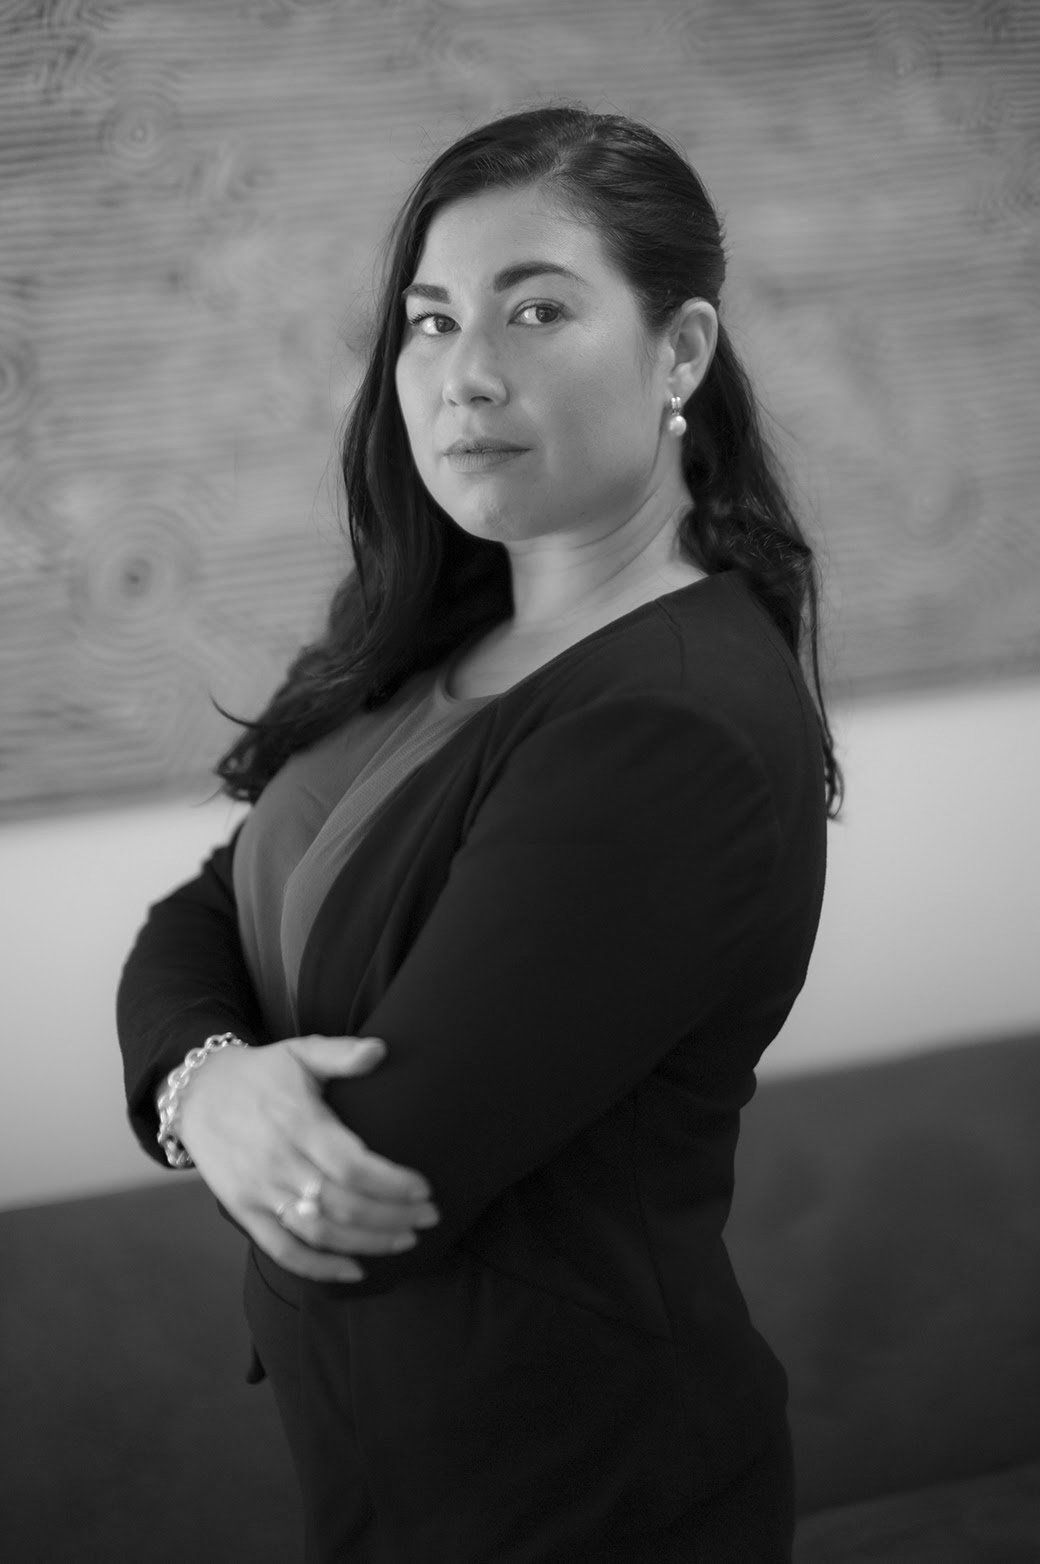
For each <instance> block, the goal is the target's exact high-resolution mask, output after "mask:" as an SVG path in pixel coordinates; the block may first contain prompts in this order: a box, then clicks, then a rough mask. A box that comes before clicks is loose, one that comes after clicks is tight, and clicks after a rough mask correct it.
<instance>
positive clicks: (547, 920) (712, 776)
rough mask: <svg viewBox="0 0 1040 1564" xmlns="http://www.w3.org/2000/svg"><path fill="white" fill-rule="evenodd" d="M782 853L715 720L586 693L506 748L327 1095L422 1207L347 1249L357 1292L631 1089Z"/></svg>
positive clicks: (408, 1263) (741, 936)
mask: <svg viewBox="0 0 1040 1564" xmlns="http://www.w3.org/2000/svg"><path fill="white" fill-rule="evenodd" d="M778 851H779V839H778V829H777V823H776V818H775V811H774V808H773V803H772V799H771V794H770V789H769V786H768V782H767V779H766V776H765V773H764V770H763V767H762V765H761V762H760V760H759V758H758V757H757V755H756V753H755V751H754V749H753V748H752V747H751V746H750V745H749V744H748V743H747V742H746V740H744V739H743V738H742V737H741V735H740V734H738V733H735V732H733V731H731V730H730V728H729V727H728V725H727V724H726V723H725V721H724V720H720V719H719V718H717V717H716V716H714V715H713V714H711V713H704V712H701V711H699V710H696V709H693V708H692V704H691V702H690V701H689V700H688V699H684V698H683V697H682V696H681V695H680V694H676V693H675V692H668V693H666V694H662V695H646V694H638V695H637V694H618V695H613V696H599V697H597V698H596V699H595V700H594V701H592V702H590V703H589V704H587V705H586V706H583V707H582V708H581V709H579V710H576V711H572V712H570V713H567V714H566V715H561V716H558V717H554V718H551V719H549V720H547V721H546V722H544V723H543V724H542V725H541V726H540V727H539V728H537V729H536V730H535V731H534V732H532V733H531V734H530V735H529V736H528V737H527V738H525V739H524V740H523V741H522V742H521V743H520V744H519V745H518V746H517V748H516V749H515V750H514V751H513V753H512V755H511V756H510V757H509V759H508V761H507V763H506V764H505V766H504V768H503V770H502V772H501V774H500V776H499V777H498V779H497V781H496V782H495V784H494V785H493V787H492V788H491V789H490V791H489V793H488V794H487V796H486V798H485V799H484V801H483V803H482V804H481V805H480V807H479V809H478V811H477V814H476V816H475V818H474V820H473V823H472V825H471V828H470V830H469V832H468V834H467V835H466V837H465V840H464V842H463V844H462V846H461V847H460V848H459V849H458V851H457V852H456V853H455V855H454V857H453V859H452V862H451V868H450V871H449V874H448V878H447V880H446V882H445V885H444V888H443V890H442V891H441V893H440V895H439V897H438V899H437V901H436V903H435V904H434V907H433V909H432V911H431V912H430V914H429V916H428V917H427V919H426V921H425V923H424V924H423V926H422V928H421V930H420V931H419V933H418V935H417V936H416V938H415V941H414V943H413V944H412V946H411V948H410V949H409V951H408V954H407V955H406V956H405V958H404V960H403V962H402V964H401V966H400V967H399V968H398V970H397V972H396V973H395V975H394V977H393V978H392V980H391V982H390V984H389V986H388V988H387V990H386V991H385V993H384V994H383V996H382V997H381V998H380V1000H379V1001H378V1002H377V1004H376V1006H375V1008H374V1009H373V1010H372V1012H371V1013H370V1014H369V1015H368V1016H367V1018H366V1019H365V1024H364V1026H363V1027H360V1028H359V1029H358V1031H359V1035H364V1036H374V1037H381V1038H383V1039H384V1040H385V1041H386V1043H387V1045H388V1048H389V1052H388V1055H387V1057H386V1059H385V1060H384V1061H383V1063H382V1064H381V1065H380V1067H379V1068H378V1070H376V1071H373V1072H372V1073H371V1074H369V1075H366V1076H364V1077H348V1078H340V1079H338V1080H335V1081H332V1082H330V1083H329V1084H328V1086H327V1088H326V1094H325V1095H326V1100H327V1101H328V1102H329V1104H330V1105H331V1106H332V1108H333V1110H334V1111H335V1112H336V1113H337V1114H338V1115H339V1116H340V1117H341V1118H342V1119H343V1121H344V1122H346V1123H347V1124H349V1126H350V1128H351V1129H352V1130H353V1131H354V1132H355V1133H356V1134H358V1135H359V1136H360V1137H361V1138H362V1140H363V1141H364V1142H365V1143H366V1145H368V1146H370V1147H372V1148H373V1149H375V1150H378V1151H379V1152H380V1153H381V1154H382V1155H383V1156H386V1157H389V1158H390V1159H391V1160H393V1161H397V1162H401V1163H403V1164H405V1165H406V1166H408V1167H412V1168H417V1169H419V1170H420V1171H421V1172H422V1173H423V1174H424V1176H425V1177H426V1178H427V1179H428V1180H429V1182H430V1185H431V1188H432V1191H433V1197H434V1199H435V1201H436V1202H437V1205H438V1207H439V1209H440V1212H441V1221H440V1223H439V1224H438V1225H437V1226H436V1227H435V1228H432V1229H427V1230H425V1231H423V1232H421V1233H420V1234H419V1236H418V1242H417V1243H416V1245H415V1247H414V1248H413V1249H411V1250H409V1251H407V1252H406V1253H405V1254H402V1255H365V1256H364V1257H362V1265H363V1267H364V1269H365V1272H366V1275H365V1277H364V1278H362V1279H361V1280H360V1281H358V1282H352V1283H344V1284H338V1283H318V1282H309V1283H305V1284H304V1285H306V1286H311V1287H316V1288H318V1289H319V1290H321V1291H326V1292H328V1291H331V1292H333V1293H343V1292H346V1293H350V1294H352V1295H354V1296H361V1295H365V1294H370V1293H378V1292H381V1291H383V1290H385V1289H387V1288H389V1287H391V1286H393V1285H394V1284H395V1283H397V1282H399V1281H401V1280H402V1279H404V1278H406V1277H408V1276H412V1275H418V1274H421V1273H422V1272H423V1270H425V1269H426V1268H428V1267H430V1266H433V1265H435V1264H436V1263H437V1262H438V1260H439V1259H440V1258H441V1257H442V1256H443V1255H444V1253H445V1251H446V1250H447V1249H449V1248H450V1247H451V1245H452V1244H453V1243H455V1241H456V1240H457V1239H458V1238H459V1237H460V1236H461V1235H462V1234H463V1233H465V1231H466V1229H467V1228H468V1227H469V1226H471V1225H472V1223H473V1222H474V1221H475V1220H476V1219H477V1217H478V1216H479V1215H480V1213H481V1212H482V1211H483V1210H484V1209H485V1207H487V1206H488V1205H489V1203H490V1202H492V1201H493V1200H494V1199H495V1198H496V1196H498V1195H499V1194H501V1193H502V1192H503V1191H504V1190H505V1189H506V1188H507V1187H508V1186H509V1185H511V1184H512V1183H514V1182H515V1181H516V1180H518V1179H521V1178H522V1177H524V1175H525V1174H527V1173H529V1172H531V1171H532V1170H533V1169H535V1168H537V1167H539V1166H542V1165H544V1164H545V1163H547V1162H548V1161H549V1160H550V1159H551V1158H552V1157H553V1155H554V1154H555V1153H556V1152H557V1151H558V1150H559V1149H560V1148H561V1147H562V1146H564V1145H565V1144H566V1143H567V1142H568V1141H569V1140H571V1139H572V1138H573V1137H575V1136H576V1135H578V1134H579V1133H580V1131H581V1130H582V1129H583V1128H584V1127H586V1126H587V1125H589V1124H590V1123H592V1122H593V1121H594V1120H596V1119H597V1118H598V1117H600V1116H601V1115H602V1114H604V1113H605V1112H606V1111H607V1110H608V1109H609V1108H610V1107H611V1106H612V1105H613V1104H614V1103H616V1102H617V1101H618V1100H620V1099H621V1098H622V1097H623V1096H624V1095H626V1094H627V1093H629V1092H630V1091H631V1090H633V1089H634V1087H635V1086H636V1084H637V1083H638V1082H639V1081H640V1080H641V1079H642V1078H644V1077H645V1076H647V1075H648V1074H649V1073H650V1072H651V1071H652V1070H653V1069H654V1067H655V1065H656V1064H657V1063H658V1062H659V1061H660V1060H661V1059H662V1058H663V1056H664V1055H665V1054H666V1053H667V1052H668V1051H669V1050H670V1049H671V1048H672V1047H673V1046H674V1045H675V1044H676V1043H677V1042H678V1041H679V1040H680V1038H681V1037H682V1036H683V1034H684V1033H686V1032H687V1031H688V1030H689V1029H690V1028H691V1027H694V1026H696V1024H697V1022H698V1019H699V1018H700V1017H703V1016H704V1015H706V1014H707V1013H708V1012H709V1011H710V1010H711V1008H712V1007H713V1006H715V1005H716V1004H717V1003H718V1002H719V1001H720V1000H722V999H724V998H725V996H726V994H727V991H728V988H729V986H730V985H731V983H732V980H733V976H734V973H735V971H736V968H737V966H738V964H739V963H740V961H741V959H742V957H743V956H744V955H745V954H746V952H747V950H748V948H749V942H753V938H754V934H755V930H756V922H757V920H758V919H759V917H760V913H761V908H762V902H763V899H764V897H765V896H766V894H767V892H768V889H769V885H770V880H771V876H772V873H773V870H774V867H775V864H776V861H777V857H778Z"/></svg>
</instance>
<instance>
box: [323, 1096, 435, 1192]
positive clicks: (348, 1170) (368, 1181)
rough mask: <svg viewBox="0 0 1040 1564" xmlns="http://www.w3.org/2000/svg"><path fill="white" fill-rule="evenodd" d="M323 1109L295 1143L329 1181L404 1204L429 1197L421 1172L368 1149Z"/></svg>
mask: <svg viewBox="0 0 1040 1564" xmlns="http://www.w3.org/2000/svg"><path fill="white" fill-rule="evenodd" d="M322 1108H323V1112H322V1113H321V1114H320V1115H316V1116H315V1117H314V1118H313V1120H312V1121H311V1122H309V1123H308V1125H307V1128H306V1132H305V1133H304V1134H303V1135H300V1136H298V1138H297V1144H298V1146H299V1149H300V1151H301V1152H303V1154H304V1155H305V1156H306V1157H307V1158H308V1159H309V1160H310V1161H311V1162H313V1163H314V1165H315V1167H318V1168H320V1169H321V1171H322V1172H323V1173H324V1174H325V1176H326V1178H327V1179H328V1180H329V1182H330V1183H332V1184H334V1185H336V1186H337V1188H339V1189H342V1190H346V1191H349V1192H350V1193H351V1194H352V1195H359V1196H362V1197H367V1198H369V1199H371V1200H386V1201H390V1202H401V1203H405V1202H407V1201H424V1200H429V1199H430V1186H429V1183H428V1181H427V1180H426V1179H425V1178H423V1176H422V1174H421V1173H419V1172H417V1171H416V1169H415V1168H408V1167H403V1166H402V1165H401V1164H400V1163H399V1162H391V1161H390V1159H389V1158H388V1157H381V1156H380V1155H379V1153H378V1152H376V1151H370V1150H369V1148H368V1147H367V1146H366V1145H365V1143H364V1141H363V1140H361V1139H360V1138H359V1137H358V1136H357V1135H355V1134H354V1132H353V1130H350V1129H348V1128H347V1126H346V1125H345V1124H343V1123H342V1121H341V1120H340V1119H337V1117H336V1115H335V1114H334V1113H333V1112H332V1110H331V1109H330V1108H327V1107H325V1105H324V1104H322Z"/></svg>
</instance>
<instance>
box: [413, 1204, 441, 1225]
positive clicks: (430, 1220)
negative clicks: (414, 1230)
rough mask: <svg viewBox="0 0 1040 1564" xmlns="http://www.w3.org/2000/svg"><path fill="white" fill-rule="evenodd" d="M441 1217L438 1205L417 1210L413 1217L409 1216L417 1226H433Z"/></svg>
mask: <svg viewBox="0 0 1040 1564" xmlns="http://www.w3.org/2000/svg"><path fill="white" fill-rule="evenodd" d="M440 1219H441V1214H440V1212H439V1211H438V1210H437V1207H436V1206H430V1207H428V1208H427V1210H425V1211H417V1212H416V1213H415V1215H414V1216H413V1217H410V1218H409V1220H410V1221H411V1222H414V1224H415V1226H416V1227H433V1225H434V1224H435V1223H436V1222H439V1221H440Z"/></svg>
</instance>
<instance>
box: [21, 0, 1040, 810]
mask: <svg viewBox="0 0 1040 1564" xmlns="http://www.w3.org/2000/svg"><path fill="white" fill-rule="evenodd" d="M558 98H566V99H575V100H578V101H581V102H584V103H585V104H587V105H588V106H589V107H591V108H593V109H599V110H614V109H620V110H622V111H623V112H626V113H630V114H632V115H634V116H636V117H639V118H644V119H647V120H649V121H650V122H651V123H653V124H655V125H657V126H658V127H659V128H661V129H662V130H664V131H665V132H667V133H668V134H670V135H672V136H674V137H675V138H676V139H678V140H679V141H681V142H682V143H683V145H685V146H686V147H687V148H688V150H689V152H690V155H691V158H692V160H693V162H694V164H695V165H696V166H697V168H698V169H699V170H700V172H701V173H702V175H703V176H704V178H705V180H706V182H707V184H708V186H709V189H710V190H711V191H712V194H713V195H714V197H715V199H716V201H717V203H718V205H719V207H720V210H721V212H722V215H723V216H724V218H725V221H726V227H727V234H728V249H729V253H730V277H729V280H728V282H727V287H726V291H725V293H724V311H725V313H726V315H727V317H728V320H729V324H730V327H731V330H732V332H733V334H734V338H735V341H736V343H737V346H738V350H739V351H740V352H741V353H742V354H743V355H744V357H745V360H746V362H747V364H748V367H749V369H750V371H751V373H752V377H753V379H754V381H755V383H756V386H757V388H758V390H759V393H760V396H761V399H762V401H763V403H764V405H765V407H766V408H767V410H768V412H769V414H770V418H771V423H770V427H771V428H772V430H773V432H774V436H775V438H776V440H777V443H778V445H779V448H780V452H781V455H782V457H783V458H784V460H785V462H786V464H787V466H788V468H789V470H790V472H791V475H792V479H793V481H794V485H795V495H796V499H797V501H798V503H799V506H800V509H801V511H802V514H803V515H804V517H805V520H806V524H807V526H808V528H809V530H810V532H811V533H812V535H813V537H814V540H815V541H816V542H817V543H818V545H819V547H820V551H821V556H822V563H823V567H824V571H825V577H826V587H827V602H826V620H825V625H826V635H827V643H826V646H827V653H828V668H829V675H830V677H829V682H830V687H831V689H832V691H834V692H835V693H838V694H855V693H856V692H858V691H866V690H894V689H902V688H912V687H915V686H920V685H921V684H924V683H931V682H936V681H939V682H949V681H956V680H964V679H978V678H981V677H995V676H1007V675H1009V674H1012V673H1016V672H1023V671H1035V670H1036V669H1037V668H1038V667H1040V525H1038V517H1037V495H1038V492H1040V484H1038V477H1040V459H1038V455H1037V447H1038V440H1037V407H1038V405H1040V398H1038V392H1040V370H1038V361H1040V355H1038V353H1037V327H1038V324H1040V222H1038V216H1037V211H1038V197H1040V6H1037V5H1035V4H1029V3H1026V0H1021V3H1017V4H1016V3H1014V0H904V3H901V4H899V5H895V4H892V3H881V0H877V3H873V0H783V3H780V0H775V3H770V0H745V3H733V0H644V3H641V4H635V3H634V0H528V3H526V4H525V3H520V0H508V3H506V0H493V3H488V0H479V3H478V0H384V3H379V0H295V3H294V0H243V3H238V4H236V3H227V4H224V3H218V0H177V3H173V0H166V3H160V0H137V3H133V0H35V3H29V0H24V3H23V0H0V808H6V809H7V810H8V811H10V810H12V809H14V808H15V807H25V806H26V805H28V804H36V805H39V804H40V803H41V801H42V802H44V803H46V802H47V801H50V802H52V803H56V802H58V801H60V800H69V801H71V800H72V799H73V798H82V797H84V796H87V797H90V796H98V795H115V794H116V793H119V794H124V793H127V792H133V791H141V790H155V789H158V788H169V787H174V786H177V787H181V786H185V785H188V786H190V787H196V786H197V787H198V791H199V795H200V796H202V795H203V794H204V793H205V792H206V791H207V786H206V781H205V778H206V774H207V771H208V769H209V767H210V766H211V765H212V764H213V762H214V761H215V759H216V757H217V756H218V755H219V753H220V752H221V750H222V749H223V748H224V747H225V745H226V743H227V742H228V740H229V737H230V734H231V732H232V729H231V728H230V726H229V724H228V723H227V722H226V721H225V719H223V718H222V717H220V716H219V715H218V714H217V713H216V712H215V710H214V709H213V707H212V705H211V702H210V696H211V695H212V696H214V697H216V699H218V700H219V701H220V702H221V703H222V704H224V705H228V706H230V707H231V708H232V709H235V710H237V711H240V712H242V713H245V714H248V713H251V712H253V711H255V710H256V709H257V708H258V707H259V705H260V704H261V703H262V701H263V699H264V698H265V696H266V694H267V693H268V692H269V691H270V689H271V688H272V686H273V685H274V684H275V682H276V681H277V679H278V678H279V676H280V674H281V672H282V671H283V669H284V667H285V665H286V663H287V661H288V660H289V658H290V656H291V655H292V652H293V650H294V648H295V646H296V645H297V644H298V643H299V642H300V641H301V639H303V638H304V637H306V636H307V635H309V634H311V633H312V632H313V631H314V629H315V628H316V626H317V625H318V623H319V622H320V618H321V614H322V610H323V608H324V605H325V602H326V599H327V596H328V593H329V591H330V589H331V586H332V584H333V583H334V582H335V580H336V579H338V578H339V576H340V575H341V574H342V573H343V572H344V570H345V569H346V568H347V567H348V565H349V557H348V555H347V553H346V545H345V543H344V542H343V539H342V537H341V535H340V534H339V531H338V524H337V487H336V485H337V480H338V476H339V474H338V467H337V461H336V451H335V430H336V427H337V425H338V423H339V421H340V419H341V416H342V414H343V412H344V410H345V408H346V406H347V404H348V402H349V399H350V396H351V394H352V392H353V390H354V388H355V386H356V384H357V380H358V376H359V373H360V363H361V359H360V354H361V353H362V351H363V344H364V340H365V331H366V327H367V324H368V321H369V313H370V309H371V304H372V285H373V279H374V275H375V265H376V252H377V248H378V245H379V243H380V241H381V240H382V237H383V234H384V232H385V229H386V226H387V224H388V222H389V220H390V219H391V217H392V216H393V214H394V212H395V211H396V209H397V207H398V205H399V203H400V201H401V199H402V197H403V195H404V194H405V191H406V190H407V188H408V187H409V186H410V184H411V183H412V182H413V180H414V179H415V178H416V177H417V175H418V174H419V172H420V171H421V169H422V168H423V166H424V165H425V164H426V162H427V161H428V160H429V159H430V157H431V156H433V155H434V154H435V153H436V152H437V151H439V150H440V149H441V148H442V147H443V146H445V145H446V144H448V143H449V142H450V141H451V140H452V139H454V137H455V136H457V135H458V134H460V133H461V132H462V131H464V130H466V129H468V128H470V127H472V126H474V125H476V124H479V123H481V122H482V121H484V120H486V119H488V118H491V117H493V116H495V115H497V114H501V113H505V112H508V111H509V110H510V109H513V108H516V107H520V106H531V105H534V104H536V103H538V102H542V101H547V100H552V99H558Z"/></svg>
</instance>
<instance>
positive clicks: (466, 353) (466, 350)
mask: <svg viewBox="0 0 1040 1564" xmlns="http://www.w3.org/2000/svg"><path fill="white" fill-rule="evenodd" d="M443 394H444V400H445V401H446V402H448V403H450V404H452V405H454V406H460V405H463V404H465V403H466V402H472V401H476V400H480V401H491V402H502V401H505V396H506V388H505V382H504V381H503V379H502V375H501V372H500V370H499V368H498V366H497V362H496V352H495V348H494V345H493V344H492V343H491V342H490V341H489V339H488V336H487V334H486V333H478V332H465V331H460V332H459V333H458V336H457V337H456V340H455V342H454V344H453V345H452V350H451V352H450V354H449V356H448V359H447V362H446V363H445V364H444V385H443Z"/></svg>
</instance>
